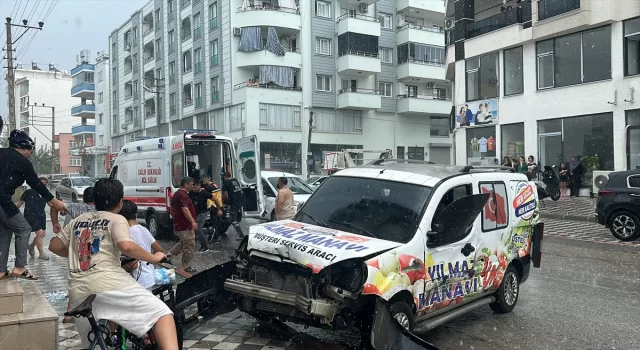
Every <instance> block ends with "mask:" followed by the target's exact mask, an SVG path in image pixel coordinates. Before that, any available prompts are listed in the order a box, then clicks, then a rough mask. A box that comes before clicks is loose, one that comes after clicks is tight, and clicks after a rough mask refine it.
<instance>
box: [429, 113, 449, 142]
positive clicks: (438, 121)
mask: <svg viewBox="0 0 640 350" xmlns="http://www.w3.org/2000/svg"><path fill="white" fill-rule="evenodd" d="M429 126H430V129H431V136H434V137H449V118H447V117H431V118H430V125H429Z"/></svg>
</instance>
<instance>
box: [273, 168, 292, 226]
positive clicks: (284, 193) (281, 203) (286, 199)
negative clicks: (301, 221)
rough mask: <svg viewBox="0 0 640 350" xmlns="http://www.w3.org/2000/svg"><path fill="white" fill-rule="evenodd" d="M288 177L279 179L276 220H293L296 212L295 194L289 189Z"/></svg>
mask: <svg viewBox="0 0 640 350" xmlns="http://www.w3.org/2000/svg"><path fill="white" fill-rule="evenodd" d="M287 184H288V181H287V178H286V177H281V178H279V179H278V197H277V198H276V220H288V219H291V218H292V217H293V216H294V215H295V214H296V212H295V211H294V210H293V204H294V203H293V192H291V190H290V189H289V187H287Z"/></svg>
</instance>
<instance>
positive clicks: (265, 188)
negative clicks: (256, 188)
mask: <svg viewBox="0 0 640 350" xmlns="http://www.w3.org/2000/svg"><path fill="white" fill-rule="evenodd" d="M262 192H263V193H264V195H265V196H267V197H276V195H275V193H273V190H272V189H271V186H269V183H268V182H267V181H266V180H265V179H262Z"/></svg>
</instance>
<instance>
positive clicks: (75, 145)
mask: <svg viewBox="0 0 640 350" xmlns="http://www.w3.org/2000/svg"><path fill="white" fill-rule="evenodd" d="M76 147H78V146H77V144H76V141H75V140H69V149H74V148H76Z"/></svg>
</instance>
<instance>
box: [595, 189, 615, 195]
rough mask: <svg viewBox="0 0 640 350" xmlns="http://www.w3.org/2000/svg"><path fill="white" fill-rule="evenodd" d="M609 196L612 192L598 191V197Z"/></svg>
mask: <svg viewBox="0 0 640 350" xmlns="http://www.w3.org/2000/svg"><path fill="white" fill-rule="evenodd" d="M610 194H613V191H610V190H600V191H598V196H608V195H610Z"/></svg>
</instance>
